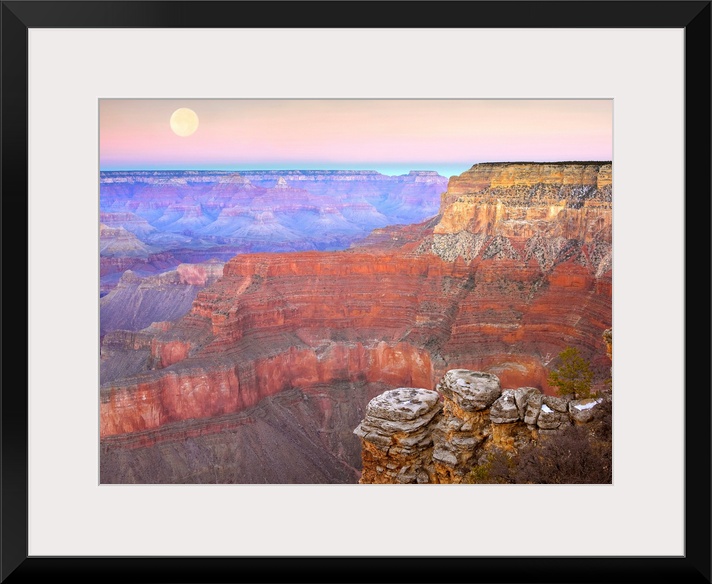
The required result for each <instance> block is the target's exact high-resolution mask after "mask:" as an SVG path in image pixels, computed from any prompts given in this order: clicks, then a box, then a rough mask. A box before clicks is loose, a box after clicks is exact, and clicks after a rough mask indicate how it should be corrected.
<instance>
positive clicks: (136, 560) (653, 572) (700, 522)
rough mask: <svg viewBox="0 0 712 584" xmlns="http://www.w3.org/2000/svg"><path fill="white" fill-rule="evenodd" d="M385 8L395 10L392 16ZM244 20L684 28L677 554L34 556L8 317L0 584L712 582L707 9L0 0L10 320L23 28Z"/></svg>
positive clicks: (19, 296) (24, 355) (20, 182)
mask: <svg viewBox="0 0 712 584" xmlns="http://www.w3.org/2000/svg"><path fill="white" fill-rule="evenodd" d="M388 4H398V6H397V7H395V9H393V10H389V9H388V6H387V5H388ZM248 5H249V6H248ZM246 14H249V16H250V21H251V22H256V23H266V26H268V27H270V28H294V27H302V26H306V25H308V26H309V27H329V28H339V27H348V28H374V27H396V28H404V27H417V28H422V27H438V28H450V27H456V28H461V27H462V26H463V17H465V16H466V19H465V20H466V21H469V22H476V23H477V27H478V28H499V27H501V28H520V27H522V28H532V27H533V28H537V27H546V28H559V27H562V28H564V27H565V28H576V27H581V28H661V27H662V28H681V29H684V31H685V65H684V70H685V195H686V205H685V249H686V255H685V302H686V310H685V388H686V390H685V391H686V397H687V398H691V397H692V396H693V395H694V400H693V399H686V401H685V416H686V417H685V490H684V492H685V543H684V545H685V554H684V556H683V557H652V558H650V557H477V558H472V557H446V558H443V557H440V556H438V557H359V556H354V557H114V556H112V557H103V558H95V557H35V556H33V557H30V556H28V517H27V513H28V497H27V492H28V460H27V456H28V393H27V388H28V379H27V375H28V374H27V371H28V369H27V363H28V349H27V346H28V344H27V337H26V336H25V335H27V331H25V332H24V333H23V331H22V330H20V329H21V326H22V325H21V323H20V324H17V322H16V321H14V320H11V321H9V323H6V330H7V331H8V335H7V336H6V340H5V346H4V350H3V351H2V356H4V357H5V359H4V361H5V363H6V365H7V367H6V375H5V380H6V383H5V384H4V386H3V387H2V389H1V391H2V393H1V400H2V402H1V403H2V414H1V415H2V428H1V437H2V443H1V453H2V459H1V463H2V469H1V470H2V477H1V481H2V492H1V499H2V501H1V503H2V525H1V526H0V529H1V531H0V534H1V537H2V541H1V549H0V552H1V556H0V557H1V565H0V578H1V581H3V582H9V583H15V582H53V581H59V580H61V579H65V578H66V579H69V581H72V582H92V583H94V582H105V583H109V582H136V583H138V582H151V583H160V582H174V583H177V582H206V583H208V582H246V581H259V582H293V581H301V580H305V581H310V582H314V583H316V582H360V581H368V582H376V581H387V582H410V583H416V582H548V583H555V582H606V583H612V582H645V583H646V584H652V583H657V582H665V583H673V582H678V583H687V582H710V366H709V364H710V343H709V341H710V310H709V307H710V302H709V301H710V297H711V296H710V247H711V246H710V193H711V188H710V15H711V7H710V1H689V2H688V1H647V0H642V1H581V2H572V1H536V0H534V1H530V2H526V1H525V2H520V1H498V2H479V1H466V2H437V3H436V2H430V1H427V2H408V3H403V2H399V3H396V2H270V1H266V2H234V1H215V2H213V1H183V2H182V1H173V0H167V1H147V2H139V1H106V2H101V1H62V0H59V1H30V0H28V1H7V2H5V1H3V2H2V142H1V144H2V212H3V214H4V218H5V221H3V225H4V227H5V228H6V231H5V233H6V234H7V235H8V239H7V241H6V246H5V247H6V249H5V251H6V253H4V254H2V260H3V263H4V268H5V269H4V273H5V274H6V275H8V276H9V277H8V278H7V279H6V283H7V286H6V287H5V288H4V290H2V288H1V287H0V294H2V292H4V294H5V307H6V309H7V311H6V314H15V313H18V314H25V315H27V314H28V284H27V275H28V249H27V247H25V248H24V249H22V248H21V246H20V245H19V244H18V242H21V241H27V235H28V221H29V217H28V157H27V152H28V102H27V100H28V87H27V80H28V70H27V67H28V45H27V41H28V29H30V28H33V27H49V28H66V27H73V28H84V27H88V28H124V27H127V28H145V27H153V28H170V27H181V28H190V27H202V28H210V27H221V28H226V27H228V28H232V27H234V28H240V27H245V20H246V19H245V15H246ZM347 15H348V17H347ZM258 26H259V25H258ZM663 269H664V268H663ZM700 296H701V301H700ZM661 342H664V340H661ZM0 346H2V345H1V344H0ZM8 364H9V365H8ZM23 365H24V367H23ZM18 377H19V379H20V381H17V379H18ZM661 462H662V461H661ZM661 472H663V470H661ZM651 511H654V510H651Z"/></svg>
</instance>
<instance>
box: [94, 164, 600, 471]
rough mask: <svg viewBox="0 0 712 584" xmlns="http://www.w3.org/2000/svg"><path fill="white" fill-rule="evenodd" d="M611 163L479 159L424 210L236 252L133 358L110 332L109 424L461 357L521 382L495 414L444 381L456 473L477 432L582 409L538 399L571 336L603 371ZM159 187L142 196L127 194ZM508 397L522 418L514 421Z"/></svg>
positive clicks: (249, 402)
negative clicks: (353, 229) (429, 212)
mask: <svg viewBox="0 0 712 584" xmlns="http://www.w3.org/2000/svg"><path fill="white" fill-rule="evenodd" d="M530 167H531V168H530ZM534 167H536V168H534ZM610 174H611V168H610V164H604V163H590V164H552V165H526V164H524V165H522V164H491V165H475V166H474V167H473V168H472V169H471V170H470V171H468V172H466V173H463V175H461V176H460V177H453V179H451V181H450V185H449V187H448V191H447V193H446V194H445V195H443V197H442V202H441V207H440V213H439V215H438V216H437V217H436V218H434V219H431V220H428V221H426V222H425V223H422V224H420V225H410V226H404V227H397V226H391V227H384V228H381V229H379V230H377V231H376V232H374V233H372V234H371V236H369V237H368V238H366V239H365V240H363V241H362V242H361V243H360V245H359V246H358V247H354V248H353V249H351V250H348V251H342V252H314V251H312V252H299V253H289V254H287V253H260V254H246V255H238V256H235V257H234V258H232V259H231V260H230V261H229V262H227V263H226V264H225V267H224V270H223V275H222V277H221V278H220V279H219V280H217V281H216V282H214V283H213V284H211V285H209V286H207V287H206V288H205V289H203V290H202V291H200V292H199V293H198V294H197V295H196V297H195V300H194V301H193V303H192V306H191V309H190V311H189V313H188V314H187V315H186V316H184V317H183V318H181V319H180V320H178V321H175V322H170V323H165V324H161V325H152V326H151V327H150V328H149V329H145V330H143V331H141V334H142V335H143V336H142V337H141V339H142V340H141V342H140V343H139V344H138V345H136V349H135V350H136V351H137V352H139V353H140V354H137V355H135V357H136V358H135V359H132V358H131V357H129V356H128V355H127V354H124V353H121V352H120V351H118V347H119V346H120V345H121V343H122V342H124V341H126V344H127V346H129V347H130V346H133V345H132V344H131V343H132V341H129V340H127V339H128V337H121V335H118V336H114V337H112V338H111V339H110V340H111V346H112V350H111V351H107V354H106V355H104V354H102V359H104V357H106V359H105V361H103V362H102V368H106V370H107V371H108V370H111V371H112V372H113V373H112V375H110V376H108V377H105V376H102V380H103V381H105V382H104V383H103V384H102V387H101V424H100V429H101V436H102V438H104V439H107V438H108V437H111V436H117V437H118V436H126V437H127V440H129V438H130V436H129V435H130V434H132V433H136V432H140V433H145V432H151V431H159V430H160V428H162V427H164V426H165V425H168V424H181V423H186V424H202V423H203V422H204V421H205V420H209V419H211V418H212V417H215V416H224V415H232V414H235V413H238V412H241V411H244V410H246V409H248V408H251V407H254V406H256V405H257V404H259V403H260V402H261V401H262V400H264V399H269V398H271V397H273V396H276V395H277V394H279V393H281V392H284V391H290V390H303V389H308V388H310V387H314V386H317V385H322V386H323V385H328V384H334V383H341V382H344V383H383V384H387V385H388V386H389V387H416V388H425V389H434V388H436V385H437V383H438V381H440V380H441V379H442V378H443V376H444V375H445V374H446V373H447V372H448V371H450V370H453V369H458V368H461V369H467V370H470V371H477V372H479V373H480V374H492V375H495V376H496V377H497V378H498V380H499V382H500V385H501V387H505V388H517V389H513V390H512V391H513V392H514V393H513V394H512V395H511V396H510V394H509V393H507V390H505V391H504V392H502V394H503V395H504V394H506V395H507V396H508V397H507V400H506V402H501V403H500V404H499V405H498V406H497V408H496V410H495V413H496V416H495V417H496V419H497V420H499V422H493V421H492V420H489V421H487V420H486V419H480V418H482V417H483V416H486V415H487V414H486V413H485V412H488V411H489V410H488V409H487V408H485V409H481V410H467V409H465V408H463V407H462V399H461V398H462V396H459V397H458V394H456V393H454V392H452V395H451V397H450V398H448V397H447V396H445V395H444V392H443V400H444V405H443V410H445V409H448V411H449V412H450V413H451V418H452V427H451V428H442V435H443V436H445V437H448V438H447V439H445V438H443V440H442V441H441V442H442V444H443V446H442V448H441V449H440V451H441V452H442V457H441V458H442V460H440V461H439V462H438V463H437V464H438V465H440V466H439V467H438V468H440V469H441V471H442V473H443V474H442V477H445V478H447V480H455V479H454V477H455V475H454V474H453V472H452V470H451V469H450V470H448V467H447V461H448V460H451V459H450V458H448V456H447V455H446V452H447V453H449V454H450V455H451V456H454V457H455V459H456V460H457V461H458V464H459V463H464V457H465V456H466V452H467V447H468V444H470V443H471V442H472V441H475V442H477V441H478V440H480V439H482V437H483V436H485V432H489V433H490V434H489V437H485V439H484V440H483V441H482V448H484V447H485V446H486V445H487V444H490V443H496V444H499V445H500V446H501V447H504V446H505V445H507V444H509V445H510V446H511V447H516V444H517V443H518V442H520V441H521V440H524V439H526V432H527V431H529V432H530V433H531V432H532V431H533V430H535V431H536V432H539V431H541V432H546V431H556V430H557V428H558V427H560V426H561V424H562V423H565V421H566V420H565V418H566V416H569V417H570V415H571V414H570V413H569V412H568V409H567V411H561V406H560V405H559V404H558V403H556V402H551V403H545V402H544V397H547V396H549V395H550V394H552V393H553V389H552V388H551V387H550V386H549V384H548V381H547V376H548V364H549V363H550V361H551V360H552V359H553V358H554V356H555V355H557V354H558V353H559V352H560V351H561V350H562V349H564V348H566V347H567V346H575V347H577V348H579V350H580V351H581V353H582V355H583V356H584V357H585V358H590V359H591V361H592V363H593V365H594V368H595V370H596V372H597V378H596V383H598V384H599V385H602V384H603V383H604V381H605V379H606V378H608V377H609V376H610V375H609V373H610V358H609V355H607V354H606V352H605V347H604V343H602V341H601V335H602V332H603V331H604V330H606V329H608V328H610V326H611V312H612V311H611V305H612V302H611V300H612V271H611V263H610V257H611V222H612V221H611V184H610ZM243 178H245V179H246V180H249V181H251V182H252V183H253V185H254V184H256V183H255V179H254V177H243ZM277 178H278V177H275V179H274V180H275V183H276V182H277ZM426 178H427V177H426ZM147 180H148V179H147ZM186 180H193V178H191V177H187V178H186ZM196 180H197V179H196ZM290 180H291V179H290V178H289V177H287V178H286V179H285V181H284V182H285V183H286V185H287V187H288V188H298V185H297V183H296V182H294V183H290ZM300 180H301V179H300ZM305 180H306V179H305ZM309 180H311V179H309ZM344 180H345V179H344ZM359 180H360V179H359ZM369 180H370V179H369ZM428 180H429V179H428ZM307 182H308V181H307ZM117 184H118V183H117ZM196 184H197V183H196ZM240 184H242V186H241V187H240V188H242V187H245V184H244V181H242V182H241V183H240ZM238 186H239V185H238ZM274 186H275V184H273V185H272V186H264V185H263V186H261V187H260V188H270V189H273V187H274ZM165 188H166V189H168V190H170V189H173V188H179V185H176V184H173V183H171V184H170V185H169V184H166V185H165ZM196 188H198V187H196ZM201 188H202V187H201ZM205 188H208V187H207V186H206V187H205ZM273 190H279V191H280V192H282V190H286V189H284V188H281V187H280V189H273ZM214 195H215V197H218V196H219V193H214ZM220 196H222V195H220ZM250 196H252V195H250ZM149 199H150V197H149V198H146V199H145V200H143V201H141V196H138V195H137V197H134V198H133V199H132V201H133V202H132V206H133V203H140V205H143V204H144V203H146V204H148V203H149V202H150V201H149ZM214 202H215V204H218V199H217V198H216V199H215V201H214ZM186 204H187V203H186ZM140 205H139V206H140ZM136 209H138V207H136ZM136 209H133V210H134V211H136ZM142 209H143V212H145V213H148V212H149V210H150V205H149V206H147V207H146V206H144V207H142ZM223 209H224V208H223ZM120 211H122V210H121V209H116V210H115V212H120ZM353 211H354V212H359V213H361V212H364V211H365V209H362V208H360V207H358V205H356V207H354V208H353ZM136 212H137V213H138V211H136ZM148 214H150V213H148ZM112 334H113V333H112ZM139 345H140V346H139ZM120 353H121V355H120ZM119 355H120V357H119ZM118 358H120V359H121V360H123V363H124V364H125V366H126V369H125V372H126V375H123V376H121V375H120V370H121V367H122V365H121V364H119V365H117V364H116V362H115V361H114V360H115V359H118ZM526 388H534V390H533V392H525V391H524V389H526ZM530 394H532V395H530ZM525 395H526V396H528V397H527V398H526V400H525ZM538 399H541V403H540V404H539V405H538V406H537V405H536V400H538ZM512 400H513V402H512ZM448 402H449V403H448ZM524 403H526V406H525V405H522V404H524ZM513 404H515V405H517V421H516V422H511V421H510V422H507V420H512V419H513V418H512V416H513V412H514V406H513ZM530 406H531V407H530ZM488 407H489V408H491V407H494V406H493V405H492V404H490V405H489V406H488ZM544 408H547V409H550V410H552V411H551V412H548V411H545V410H544ZM567 408H568V406H567ZM530 410H531V411H530ZM576 411H578V410H576ZM582 411H585V410H582ZM542 412H543V415H542ZM574 413H575V412H574ZM540 416H541V424H542V425H541V426H539V425H538V422H539V417H540ZM581 416H584V414H581ZM457 424H459V426H457ZM517 424H518V425H517ZM557 424H558V425H557ZM437 425H438V427H440V426H441V423H440V422H438V424H437ZM470 426H471V427H470ZM530 426H531V427H530ZM349 431H350V429H349ZM468 432H471V435H468V434H467V433H468ZM455 437H457V440H459V441H460V442H462V444H463V449H461V450H460V451H458V450H457V449H455V448H454V446H453V444H454V442H456V440H455V439H454V438H455ZM434 444H435V442H434ZM444 444H448V445H449V446H444ZM433 448H434V450H436V449H437V447H436V446H434V447H433ZM448 448H450V449H452V451H450V450H448ZM471 459H472V457H469V459H468V460H471ZM433 464H434V465H435V462H433ZM435 475H436V476H435V478H434V479H433V480H436V479H437V480H441V479H440V478H438V477H440V475H438V473H437V471H436V473H435ZM445 478H443V479H442V480H445ZM429 480H431V479H430V477H429Z"/></svg>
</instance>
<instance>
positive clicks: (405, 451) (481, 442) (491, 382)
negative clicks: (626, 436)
mask: <svg viewBox="0 0 712 584" xmlns="http://www.w3.org/2000/svg"><path fill="white" fill-rule="evenodd" d="M426 396H427V405H426V400H425V398H426ZM439 398H441V399H442V401H443V405H442V406H440V405H439V403H438V399H439ZM408 399H410V400H413V401H416V403H417V404H418V405H417V407H416V406H414V405H412V402H408V401H406V400H408ZM602 401H603V398H591V399H585V400H568V399H564V398H559V397H553V396H544V395H542V393H541V392H540V391H539V390H538V389H536V388H533V387H522V388H517V389H505V390H501V389H500V383H499V379H498V378H497V377H496V376H494V375H492V374H489V373H483V372H479V371H468V370H465V369H454V370H451V371H448V372H447V373H446V374H445V375H444V376H443V379H442V380H441V381H440V383H438V385H437V388H436V391H429V390H425V389H413V388H400V389H397V390H390V391H387V392H385V393H383V394H382V395H379V396H377V397H375V398H373V399H372V400H371V402H370V403H369V405H368V409H367V414H366V418H365V419H364V420H363V421H362V422H361V424H360V425H359V426H358V427H357V428H356V429H355V430H354V434H356V435H357V436H359V437H360V438H361V440H362V473H361V478H360V481H359V482H361V483H390V484H396V483H440V484H443V483H445V484H452V483H461V482H463V481H465V480H466V477H467V474H468V473H469V472H470V471H472V469H473V468H474V467H475V466H476V465H478V464H479V463H480V461H481V460H482V459H483V457H484V456H486V454H487V453H488V452H491V451H492V450H493V449H498V450H500V451H504V452H510V453H511V452H516V451H517V450H518V449H520V448H522V447H523V446H525V445H528V444H531V443H532V442H536V441H537V440H539V439H540V437H541V436H546V435H550V434H552V433H556V432H559V431H562V430H564V429H565V428H567V427H569V426H571V425H573V424H576V425H582V424H586V423H588V422H590V421H591V420H592V419H593V417H594V412H595V409H596V407H598V406H599V404H601V403H602ZM430 404H433V405H430ZM436 404H437V405H436ZM441 410H442V411H441ZM401 420H403V421H401Z"/></svg>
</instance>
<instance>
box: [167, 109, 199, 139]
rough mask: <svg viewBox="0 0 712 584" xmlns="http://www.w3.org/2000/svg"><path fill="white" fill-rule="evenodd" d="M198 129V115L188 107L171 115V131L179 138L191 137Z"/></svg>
mask: <svg viewBox="0 0 712 584" xmlns="http://www.w3.org/2000/svg"><path fill="white" fill-rule="evenodd" d="M197 129H198V115H197V114H196V113H195V112H194V111H193V110H192V109H189V108H187V107H182V108H180V109H177V110H176V111H174V112H173V114H172V115H171V130H173V131H174V132H175V133H176V134H178V135H179V136H190V135H191V134H192V133H193V132H195V131H196V130H197Z"/></svg>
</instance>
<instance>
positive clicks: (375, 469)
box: [354, 388, 442, 483]
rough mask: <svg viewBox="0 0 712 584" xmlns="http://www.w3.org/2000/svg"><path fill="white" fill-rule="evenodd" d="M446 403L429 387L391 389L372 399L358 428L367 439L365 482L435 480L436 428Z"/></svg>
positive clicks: (364, 452)
mask: <svg viewBox="0 0 712 584" xmlns="http://www.w3.org/2000/svg"><path fill="white" fill-rule="evenodd" d="M441 410H442V405H441V404H440V402H439V395H438V393H437V392H435V391H432V390H429V389H419V388H398V389H391V390H389V391H386V392H385V393H382V394H381V395H379V396H378V397H375V398H374V399H372V400H371V401H370V402H369V404H368V408H367V410H366V417H365V418H364V420H363V421H362V422H361V423H360V424H359V425H358V427H357V428H356V429H355V430H354V434H356V435H357V436H359V437H360V438H361V439H362V440H363V454H362V456H363V461H364V469H365V470H364V472H363V474H362V476H361V479H360V480H359V482H361V483H432V482H435V480H434V479H435V468H434V465H433V453H432V450H433V437H432V428H433V426H434V425H435V424H436V423H437V421H438V418H439V415H440V411H441Z"/></svg>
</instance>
